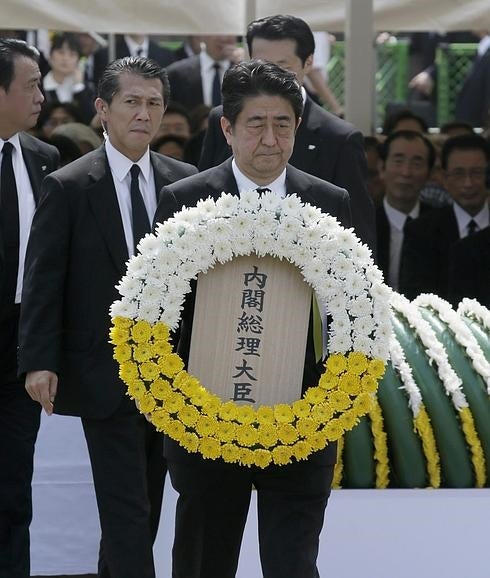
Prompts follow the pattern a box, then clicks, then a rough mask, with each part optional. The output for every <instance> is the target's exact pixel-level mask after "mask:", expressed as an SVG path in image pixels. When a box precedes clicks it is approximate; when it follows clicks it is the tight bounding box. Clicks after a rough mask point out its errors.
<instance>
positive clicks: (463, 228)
mask: <svg viewBox="0 0 490 578" xmlns="http://www.w3.org/2000/svg"><path fill="white" fill-rule="evenodd" d="M453 211H454V216H455V217H456V221H457V223H458V231H459V238H460V239H464V238H465V237H467V236H468V223H469V222H470V221H471V220H473V221H475V223H476V225H477V229H476V231H475V232H478V231H481V230H482V229H484V228H485V227H488V226H489V224H490V217H489V209H488V203H485V204H484V205H483V208H482V210H481V211H480V212H479V213H477V214H476V215H475V216H474V217H472V216H471V215H470V214H468V213H467V212H466V211H465V210H464V209H462V208H461V207H460V206H459V205H458V203H453Z"/></svg>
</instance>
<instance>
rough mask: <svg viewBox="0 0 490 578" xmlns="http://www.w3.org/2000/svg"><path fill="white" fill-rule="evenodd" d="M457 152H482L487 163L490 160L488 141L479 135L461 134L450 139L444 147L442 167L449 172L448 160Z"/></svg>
mask: <svg viewBox="0 0 490 578" xmlns="http://www.w3.org/2000/svg"><path fill="white" fill-rule="evenodd" d="M455 150H464V151H477V150H479V151H482V153H483V154H484V155H485V159H486V161H487V163H488V162H489V160H490V151H489V146H488V143H487V141H486V140H485V139H484V138H483V137H482V136H480V135H479V134H461V135H458V136H453V137H451V138H448V139H447V141H446V142H445V143H444V144H443V145H442V151H441V167H442V168H443V169H444V170H447V165H448V159H449V156H450V155H451V153H452V152H453V151H455Z"/></svg>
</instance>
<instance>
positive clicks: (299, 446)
mask: <svg viewBox="0 0 490 578" xmlns="http://www.w3.org/2000/svg"><path fill="white" fill-rule="evenodd" d="M291 451H292V453H293V457H295V458H296V459H297V460H306V458H307V457H308V456H309V455H310V454H311V446H310V445H309V444H308V443H306V442H304V441H299V442H296V443H295V444H294V446H292V448H291Z"/></svg>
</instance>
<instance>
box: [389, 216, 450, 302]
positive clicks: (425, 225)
mask: <svg viewBox="0 0 490 578" xmlns="http://www.w3.org/2000/svg"><path fill="white" fill-rule="evenodd" d="M458 240H459V229H458V223H457V221H456V217H455V215H454V210H453V207H452V206H449V207H443V208H441V209H433V210H432V211H430V212H429V213H427V214H426V215H424V216H422V217H420V218H419V219H416V220H414V221H412V222H411V223H410V224H409V226H408V227H407V230H406V231H405V239H404V253H403V263H402V267H401V268H400V290H401V292H402V293H403V294H404V295H406V296H407V297H408V298H409V299H414V298H415V297H417V295H420V293H435V294H436V295H439V296H440V297H442V298H443V299H447V296H448V271H449V257H450V252H451V247H452V245H454V243H456V242H457V241H458Z"/></svg>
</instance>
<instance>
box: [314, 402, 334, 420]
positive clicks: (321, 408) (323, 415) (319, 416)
mask: <svg viewBox="0 0 490 578" xmlns="http://www.w3.org/2000/svg"><path fill="white" fill-rule="evenodd" d="M333 414H334V411H333V409H332V407H331V405H330V404H329V403H320V404H318V405H315V406H314V407H313V409H312V410H311V417H312V418H313V419H314V420H315V421H316V422H317V423H326V422H327V421H328V420H329V419H331V417H332V416H333Z"/></svg>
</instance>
